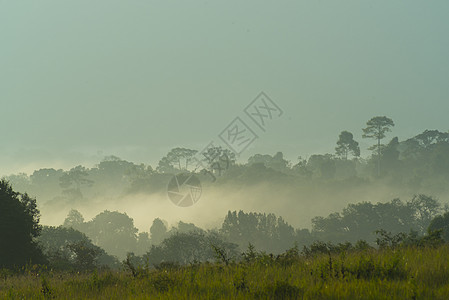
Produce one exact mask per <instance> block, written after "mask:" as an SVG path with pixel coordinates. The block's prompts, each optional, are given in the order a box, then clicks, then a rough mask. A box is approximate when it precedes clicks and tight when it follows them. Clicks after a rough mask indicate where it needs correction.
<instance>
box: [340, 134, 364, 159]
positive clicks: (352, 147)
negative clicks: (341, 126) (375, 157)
mask: <svg viewBox="0 0 449 300" xmlns="http://www.w3.org/2000/svg"><path fill="white" fill-rule="evenodd" d="M335 152H336V154H337V155H338V156H340V157H341V158H343V159H348V154H349V153H351V154H352V155H354V156H355V157H359V156H360V147H359V143H358V142H356V141H354V136H353V135H352V133H350V132H349V131H342V132H341V133H340V135H339V137H338V141H337V147H336V148H335Z"/></svg>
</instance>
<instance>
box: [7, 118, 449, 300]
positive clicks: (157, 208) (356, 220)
mask: <svg viewBox="0 0 449 300" xmlns="http://www.w3.org/2000/svg"><path fill="white" fill-rule="evenodd" d="M393 126H394V123H393V121H392V120H391V119H388V118H386V117H374V118H372V119H371V120H370V121H368V122H367V127H366V128H365V129H364V132H365V133H366V135H365V136H366V137H367V138H373V139H374V140H375V141H378V142H379V143H376V144H374V146H373V147H371V148H370V150H372V154H371V155H369V156H366V157H365V158H364V157H362V156H361V155H360V147H359V144H358V142H357V141H355V140H354V138H353V134H352V133H350V132H348V131H342V132H341V134H340V135H339V136H338V137H337V143H336V147H335V153H333V154H314V155H311V156H310V157H308V158H307V159H306V158H302V157H298V160H297V161H293V162H292V161H288V160H287V159H285V158H284V155H283V153H282V152H277V153H276V154H274V155H270V154H255V155H253V156H251V157H249V159H248V160H247V161H246V162H239V161H237V158H236V156H235V154H233V153H232V152H231V151H229V150H227V149H224V148H222V147H220V146H218V147H211V148H209V149H207V152H208V154H210V155H204V157H206V158H205V161H204V166H205V168H204V169H202V170H195V169H192V165H193V162H194V161H195V160H194V157H195V155H197V154H198V151H197V150H193V149H187V148H181V147H177V148H173V149H172V150H170V151H169V152H168V153H167V154H166V155H165V156H164V157H162V158H161V159H160V161H159V163H158V165H157V166H155V167H152V166H150V165H145V164H137V163H133V162H129V161H126V160H123V159H120V158H118V157H116V156H108V157H105V158H104V159H103V160H102V161H100V162H99V163H98V164H96V165H95V166H93V167H90V168H89V167H85V166H81V165H79V166H75V167H73V168H71V169H69V170H62V169H52V168H43V169H39V170H36V171H34V172H33V173H32V174H30V175H27V174H25V173H20V174H14V175H10V176H6V177H4V178H3V179H2V181H1V184H0V187H1V189H0V191H1V195H0V196H1V200H2V202H1V205H2V206H1V207H2V209H1V210H0V214H1V218H0V222H1V225H2V226H1V227H0V228H2V232H1V235H0V237H1V240H2V243H1V244H2V248H1V255H0V258H1V266H2V267H3V269H2V271H1V272H2V274H3V276H4V281H3V283H2V285H1V286H2V289H1V290H2V291H3V292H2V293H3V295H4V296H6V295H9V296H11V297H13V295H16V296H19V295H32V294H34V293H36V295H37V294H39V295H40V296H42V297H59V296H58V295H60V296H62V295H66V292H67V291H63V289H64V290H66V289H68V293H70V297H74V298H84V297H91V296H92V295H97V296H98V295H99V293H101V295H103V293H104V297H108V296H107V295H114V297H115V296H117V295H116V294H114V293H117V286H120V289H121V290H120V292H119V294H120V295H123V296H124V295H128V294H129V293H130V290H129V289H132V290H131V291H132V292H131V293H135V295H136V296H137V295H146V294H147V293H149V295H153V296H162V295H164V297H168V298H171V297H175V298H178V297H184V296H186V297H194V298H196V297H200V298H202V297H205V298H209V297H215V296H212V295H220V296H219V298H220V297H225V298H226V297H234V296H232V295H235V296H236V297H238V298H239V297H242V298H246V297H251V298H254V297H255V298H257V297H262V298H264V297H268V298H276V299H277V298H279V297H280V298H301V297H306V298H307V297H310V298H314V297H327V296H326V295H327V294H326V293H327V292H326V291H325V290H322V289H318V286H320V285H322V284H328V285H330V286H333V288H335V289H341V288H342V287H341V285H342V284H343V283H344V284H346V286H345V288H344V289H343V290H342V291H341V292H342V293H345V295H356V293H357V290H358V289H359V287H360V285H362V286H364V285H367V286H369V285H370V284H372V282H373V280H382V281H383V282H385V283H384V284H385V286H384V288H386V289H388V290H391V292H392V293H399V294H400V293H402V292H405V291H407V293H411V295H426V297H427V296H432V297H437V298H438V295H440V293H441V295H445V294H446V292H447V291H448V290H447V286H448V285H447V283H449V281H448V280H449V273H448V270H449V264H448V260H447V258H448V257H447V255H448V254H449V252H448V251H447V250H448V247H449V246H448V245H447V244H446V243H447V241H449V205H448V204H449V199H448V196H447V195H448V185H447V182H448V179H449V133H448V132H441V131H438V130H425V131H424V132H422V133H420V134H417V135H416V136H414V137H411V138H409V139H407V140H404V141H399V139H398V138H397V137H394V138H392V139H391V140H389V141H388V142H387V143H385V144H383V143H381V141H383V140H384V138H385V134H386V132H389V131H391V130H392V128H393ZM379 128H381V131H379ZM382 130H383V131H382ZM212 154H213V155H212ZM175 174H188V176H187V177H184V178H191V176H193V175H194V176H196V177H197V180H198V182H200V186H199V188H201V197H199V198H198V199H196V200H197V202H195V203H192V205H191V206H189V207H180V206H177V205H176V204H177V203H174V202H171V201H170V200H169V198H170V197H169V195H168V194H169V193H170V191H167V189H168V182H169V181H170V180H171V179H172V178H173V176H175ZM179 178H181V177H179ZM179 180H181V179H179ZM186 185H187V186H188V187H190V188H192V185H189V184H188V182H187V180H186ZM195 188H198V187H195ZM179 193H187V194H188V193H189V188H187V189H183V190H182V191H181V190H179ZM85 215H86V216H89V217H88V218H86V217H85ZM182 216H184V219H183V218H182ZM194 220H196V221H194ZM47 222H48V223H47ZM4 245H7V246H4ZM423 251H424V252H425V253H429V255H430V257H422V261H421V260H416V255H418V256H419V257H421V254H418V253H422V252H423ZM429 264H431V265H432V266H434V265H436V266H438V271H437V272H440V273H437V274H440V275H438V276H439V277H438V278H439V279H438V280H436V281H434V280H433V279H432V278H434V276H437V275H433V272H434V271H435V270H430V268H431V267H430V266H429ZM424 265H426V266H424ZM262 270H264V271H262ZM210 272H212V273H211V274H213V275H211V276H212V277H209V275H208V274H209V273H210ZM223 272H224V273H223ZM261 272H262V273H261ZM265 272H267V273H265ZM429 272H430V273H429ZM431 273H432V274H431ZM20 274H22V275H20ZM44 274H45V275H44ZM57 274H60V275H57ZM70 274H78V275H76V278H72V277H70V276H73V275H70ZM264 274H265V275H264ZM58 276H59V277H58ZM67 276H68V277H67ZM260 276H262V277H260ZM264 276H269V277H271V278H272V279H270V280H268V281H267V282H264V283H263V284H262V283H261V278H263V277H264ZM61 278H63V279H61ZM67 278H72V279H70V280H69V279H67ZM206 278H208V279H207V280H206ZM29 280H31V282H33V284H32V285H31V286H28V287H26V286H25V284H26V282H28V281H29ZM67 280H68V281H67ZM205 280H206V281H208V280H211V281H212V283H205V282H204V281H205ZM223 280H225V281H229V282H231V283H232V284H230V285H226V284H225V285H220V286H219V287H218V286H216V287H215V288H213V289H211V287H210V286H211V285H212V286H215V285H217V284H219V282H221V281H223ZM361 280H362V281H363V284H362V283H361ZM262 281H263V280H262ZM63 282H64V284H63ZM410 282H412V283H413V289H412V290H410V287H409V285H410ZM13 285H14V286H21V287H22V288H21V290H17V289H15V288H13ZM129 285H130V286H131V287H130V286H129ZM79 286H82V288H81V289H80V288H77V287H79ZM87 287H89V288H87ZM86 288H87V290H86ZM136 288H137V289H138V291H136V290H135V289H136ZM111 293H112V294H111ZM214 293H215V294H214ZM187 295H190V296H187ZM401 295H402V294H401ZM14 297H15V296H14ZM102 297H103V296H102Z"/></svg>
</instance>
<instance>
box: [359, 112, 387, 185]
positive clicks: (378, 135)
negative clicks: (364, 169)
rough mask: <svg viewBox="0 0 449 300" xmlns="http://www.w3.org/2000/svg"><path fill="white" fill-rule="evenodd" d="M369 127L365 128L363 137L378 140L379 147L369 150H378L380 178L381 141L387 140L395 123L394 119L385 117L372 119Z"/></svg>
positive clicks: (378, 174)
mask: <svg viewBox="0 0 449 300" xmlns="http://www.w3.org/2000/svg"><path fill="white" fill-rule="evenodd" d="M366 125H367V127H366V128H363V136H362V137H364V138H372V139H375V140H377V145H373V146H372V147H370V148H369V150H375V149H377V176H380V159H381V158H380V155H381V146H382V144H381V143H380V141H381V140H382V139H383V138H385V134H386V133H387V132H390V131H391V127H393V126H394V122H393V120H392V119H390V118H387V117H385V116H383V117H374V118H371V119H370V120H369V121H368V122H367V123H366Z"/></svg>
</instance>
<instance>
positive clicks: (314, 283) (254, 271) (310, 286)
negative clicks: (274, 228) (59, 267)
mask: <svg viewBox="0 0 449 300" xmlns="http://www.w3.org/2000/svg"><path fill="white" fill-rule="evenodd" d="M323 245H325V244H323ZM326 249H327V250H326ZM305 250H307V251H302V253H299V251H298V249H297V248H293V249H290V250H289V251H287V252H285V253H283V254H281V255H278V256H273V255H267V254H264V253H258V252H255V251H254V249H253V248H249V249H248V250H247V251H246V252H244V253H243V254H242V259H241V260H240V261H239V262H232V261H228V260H226V259H223V257H222V259H221V261H220V262H218V261H217V262H216V263H201V264H200V263H198V264H195V263H194V264H190V265H187V266H178V265H175V264H171V263H165V264H160V265H159V266H158V268H156V269H149V268H145V267H143V268H140V267H135V266H133V265H132V264H126V263H125V264H124V265H125V266H126V265H127V268H124V269H123V270H122V271H107V270H103V271H100V270H96V271H93V272H89V273H59V272H58V273H55V272H52V271H51V270H45V269H42V268H40V267H37V266H34V267H27V268H24V269H23V270H22V273H21V274H12V273H9V271H5V270H4V271H3V273H2V280H1V282H0V297H1V298H2V299H3V298H5V299H38V298H40V299H50V298H52V299H93V298H95V299H128V298H133V299H149V298H151V299H154V298H158V299H198V298H199V299H246V298H254V299H342V298H345V299H448V298H449V246H448V245H447V244H445V245H441V246H435V247H432V246H425V247H419V246H401V247H399V248H392V247H386V248H381V249H380V250H377V249H373V248H371V247H369V246H368V247H365V248H364V249H355V248H352V250H344V249H343V248H341V249H340V250H339V251H332V249H330V248H329V247H325V251H322V252H327V253H320V251H319V247H315V249H314V248H313V247H312V248H310V249H305ZM334 250H335V249H334ZM217 253H218V254H219V251H218V252H217Z"/></svg>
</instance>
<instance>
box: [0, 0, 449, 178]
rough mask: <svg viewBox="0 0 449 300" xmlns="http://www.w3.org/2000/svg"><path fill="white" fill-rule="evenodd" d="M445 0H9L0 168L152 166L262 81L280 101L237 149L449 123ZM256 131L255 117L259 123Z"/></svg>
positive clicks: (320, 145) (0, 16) (0, 28)
mask: <svg viewBox="0 0 449 300" xmlns="http://www.w3.org/2000/svg"><path fill="white" fill-rule="evenodd" d="M448 16H449V2H448V1H426V2H425V1H410V0H407V1H360V0H357V1H298V0H296V1H260V0H259V1H189V2H187V1H122V0H121V1H112V0H107V1H106V0H97V1H82V0H77V1H56V0H55V1H46V0H39V1H13V0H9V1H5V0H0V104H1V106H0V112H1V118H0V126H1V128H2V139H1V143H0V176H1V175H4V174H9V173H16V172H19V171H27V170H31V169H33V168H39V167H47V166H49V167H68V166H71V165H77V164H85V165H88V166H89V164H93V163H94V162H98V161H99V160H100V159H101V158H102V157H103V156H104V155H110V154H115V155H117V156H120V157H122V158H125V159H128V160H131V161H135V162H145V163H151V164H152V165H154V164H155V163H156V162H157V160H158V159H159V158H160V157H161V156H163V155H164V154H165V153H166V152H167V151H168V150H169V149H170V148H173V147H176V146H186V147H191V148H201V147H203V146H205V145H206V144H207V143H208V142H209V141H210V140H213V139H214V140H217V138H216V136H217V135H218V133H220V132H221V130H222V129H223V128H224V127H225V126H226V125H227V124H228V123H229V122H230V121H231V120H232V119H234V117H236V116H238V115H240V116H242V115H243V112H242V111H243V108H244V107H245V106H246V105H247V104H248V103H249V102H250V101H251V100H252V99H253V98H254V97H255V96H256V95H257V94H258V93H259V92H260V91H265V92H266V93H267V94H268V95H269V96H270V97H271V98H272V99H273V100H275V101H276V102H277V103H278V105H279V106H281V107H282V108H283V110H284V112H285V113H284V115H283V116H282V118H281V119H280V120H277V121H276V122H273V124H272V126H270V127H269V128H268V130H267V132H266V133H264V134H260V138H259V139H258V140H257V141H256V142H255V143H254V144H253V145H252V146H251V147H250V148H249V149H248V150H247V151H246V152H245V153H243V155H242V158H247V157H248V156H249V155H252V154H254V153H258V152H261V153H271V154H273V153H275V152H276V151H278V150H282V151H284V153H285V155H286V156H287V158H289V159H291V160H296V157H297V156H298V155H302V156H308V155H310V154H312V153H325V152H333V149H334V147H335V142H336V140H337V137H338V134H339V133H340V131H342V130H349V131H351V132H353V133H354V135H355V137H356V139H358V140H359V142H360V144H361V145H362V155H367V154H368V152H367V150H366V148H367V146H369V145H370V144H371V142H370V141H367V140H361V128H362V127H364V125H365V123H366V121H367V120H368V119H369V118H371V117H373V116H376V115H387V116H389V117H391V118H392V119H393V120H394V121H395V123H396V127H395V129H394V132H393V133H392V134H391V135H390V136H389V138H391V137H393V136H395V135H397V136H399V138H400V139H405V138H408V137H410V136H412V135H413V134H416V133H419V132H422V131H423V130H425V129H439V130H444V131H446V130H448V129H449V125H448V118H447V114H448V112H449V83H448V80H449V32H448V31H449V30H448V28H449V18H448ZM258 133H260V132H258Z"/></svg>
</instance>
